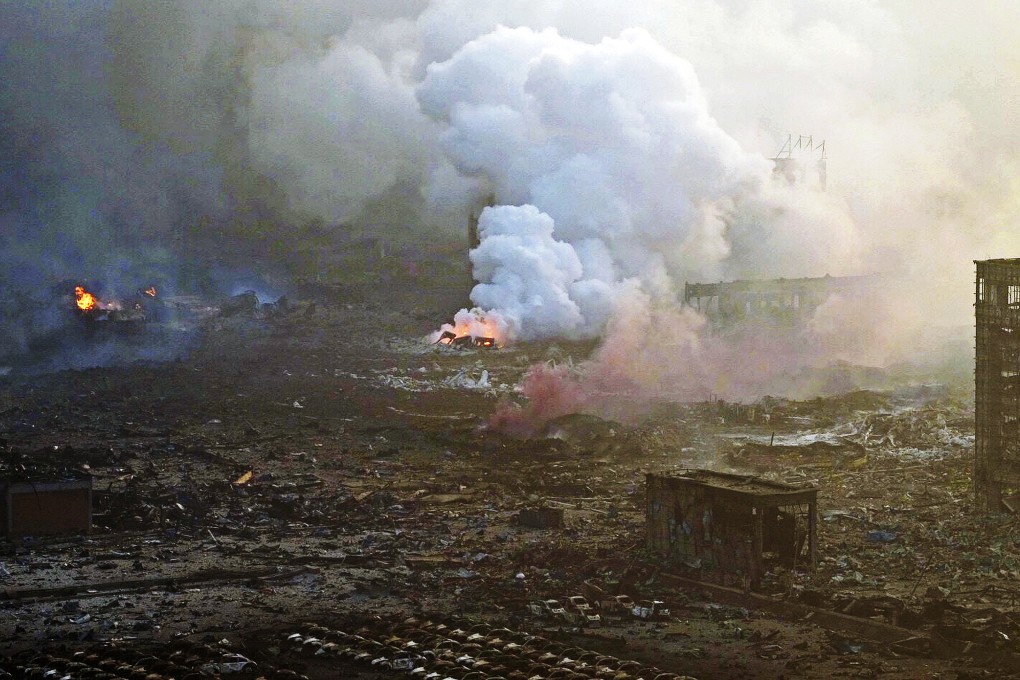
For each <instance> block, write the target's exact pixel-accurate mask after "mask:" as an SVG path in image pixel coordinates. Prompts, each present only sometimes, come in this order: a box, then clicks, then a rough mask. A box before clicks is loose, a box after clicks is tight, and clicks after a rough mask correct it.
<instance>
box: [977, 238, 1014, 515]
mask: <svg viewBox="0 0 1020 680" xmlns="http://www.w3.org/2000/svg"><path fill="white" fill-rule="evenodd" d="M974 264H975V265H976V266H977V280H976V285H975V302H974V313H975V362H974V363H975V370H974V416H975V423H974V434H975V442H974V496H975V505H976V507H977V509H978V510H979V511H985V512H1002V511H1003V510H1006V509H1010V510H1016V509H1018V508H1017V506H1015V505H1013V501H1012V497H1013V496H1015V494H1016V493H1017V492H1018V491H1020V258H1013V259H998V260H975V261H974Z"/></svg>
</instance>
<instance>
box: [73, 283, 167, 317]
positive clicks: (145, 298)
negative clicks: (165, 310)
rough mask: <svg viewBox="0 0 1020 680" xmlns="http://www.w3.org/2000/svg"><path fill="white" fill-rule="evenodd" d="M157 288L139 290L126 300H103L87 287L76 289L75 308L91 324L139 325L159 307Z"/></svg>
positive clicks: (77, 287)
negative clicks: (155, 307) (153, 307)
mask: <svg viewBox="0 0 1020 680" xmlns="http://www.w3.org/2000/svg"><path fill="white" fill-rule="evenodd" d="M156 295H157V293H156V287H155V286H149V287H148V288H144V289H142V288H139V289H138V291H137V292H136V294H135V295H134V296H132V297H130V298H127V299H125V300H109V299H101V298H100V297H99V296H98V295H97V294H95V293H93V292H91V291H89V290H88V289H86V288H85V286H81V285H78V286H75V287H74V306H73V307H72V309H73V310H74V311H75V312H76V313H77V315H78V316H79V317H80V318H81V319H82V320H84V321H86V322H87V323H89V324H93V323H101V322H118V325H123V324H125V323H126V324H127V325H138V324H144V323H145V322H146V321H148V320H149V317H150V314H151V313H152V312H153V309H151V308H152V306H153V305H158V304H159V303H157V302H156V301H155V299H156ZM150 303H151V304H150Z"/></svg>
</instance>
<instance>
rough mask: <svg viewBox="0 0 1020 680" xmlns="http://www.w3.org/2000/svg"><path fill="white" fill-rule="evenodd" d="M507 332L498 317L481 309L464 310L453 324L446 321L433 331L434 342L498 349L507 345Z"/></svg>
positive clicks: (455, 345) (455, 318) (454, 345)
mask: <svg viewBox="0 0 1020 680" xmlns="http://www.w3.org/2000/svg"><path fill="white" fill-rule="evenodd" d="M506 340H507V333H506V330H505V329H504V327H503V324H500V323H499V322H498V320H497V319H495V318H493V317H491V316H489V315H487V314H486V313H484V312H482V311H480V310H471V311H467V310H462V311H461V312H458V314H457V315H456V316H455V317H454V322H453V323H452V324H449V323H444V324H443V326H442V328H440V329H439V330H438V331H436V332H435V333H433V335H432V342H433V343H434V344H438V345H450V346H453V347H480V348H484V349H498V348H500V347H503V346H504V345H506Z"/></svg>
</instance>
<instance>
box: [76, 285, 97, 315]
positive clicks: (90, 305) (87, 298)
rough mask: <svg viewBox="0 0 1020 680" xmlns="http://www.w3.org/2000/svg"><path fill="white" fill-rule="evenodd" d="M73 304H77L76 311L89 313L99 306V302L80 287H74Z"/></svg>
mask: <svg viewBox="0 0 1020 680" xmlns="http://www.w3.org/2000/svg"><path fill="white" fill-rule="evenodd" d="M74 297H75V302H76V303H77V304H78V309H80V310H82V311H83V312H90V311H92V310H94V309H96V308H97V307H98V306H99V300H97V299H96V296H95V295H93V294H92V293H90V292H88V291H87V290H85V289H84V288H82V287H81V286H75V287H74Z"/></svg>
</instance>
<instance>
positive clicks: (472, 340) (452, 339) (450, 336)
mask: <svg viewBox="0 0 1020 680" xmlns="http://www.w3.org/2000/svg"><path fill="white" fill-rule="evenodd" d="M436 342H437V343H438V344H440V345H453V346H455V347H463V346H465V345H472V346H474V347H488V348H495V347H496V338H483V337H478V336H474V335H461V336H458V335H457V334H456V333H454V332H453V331H443V332H442V333H440V334H439V339H438V340H436Z"/></svg>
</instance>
